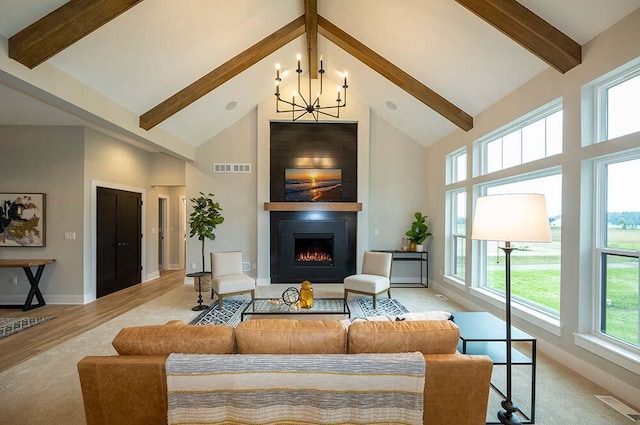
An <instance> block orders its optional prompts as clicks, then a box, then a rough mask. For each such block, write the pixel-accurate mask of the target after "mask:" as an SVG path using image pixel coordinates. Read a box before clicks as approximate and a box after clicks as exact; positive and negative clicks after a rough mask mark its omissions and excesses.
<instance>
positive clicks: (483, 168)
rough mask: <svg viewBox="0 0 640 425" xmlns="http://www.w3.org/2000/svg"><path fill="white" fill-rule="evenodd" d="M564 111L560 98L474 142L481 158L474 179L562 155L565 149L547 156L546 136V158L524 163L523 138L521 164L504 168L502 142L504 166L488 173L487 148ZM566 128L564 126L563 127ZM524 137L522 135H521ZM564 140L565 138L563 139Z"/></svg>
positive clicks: (502, 156)
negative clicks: (499, 140)
mask: <svg viewBox="0 0 640 425" xmlns="http://www.w3.org/2000/svg"><path fill="white" fill-rule="evenodd" d="M560 111H563V103H562V98H558V99H555V100H553V101H551V102H549V103H547V104H545V105H542V106H540V107H538V108H536V109H534V110H533V111H531V112H529V113H527V114H525V115H523V116H522V117H520V118H517V119H516V120H514V121H512V122H510V123H509V124H507V125H506V126H503V127H501V128H499V129H498V130H496V131H493V132H491V133H489V134H487V135H485V136H484V137H482V138H480V139H478V140H476V141H475V142H474V147H475V152H476V154H477V155H476V156H477V157H478V158H479V164H477V167H475V170H474V177H480V176H485V175H488V174H492V173H496V172H500V171H503V170H507V169H512V168H515V167H518V166H521V165H524V164H529V163H531V162H534V161H538V160H541V159H544V158H549V157H551V156H555V155H558V154H561V153H562V151H563V149H561V150H560V152H557V153H554V154H552V155H547V143H546V141H547V138H546V134H545V156H543V157H542V158H537V159H534V160H531V161H527V162H522V137H520V147H519V149H520V163H518V164H515V165H509V166H507V167H505V166H504V145H503V143H502V142H501V148H500V152H501V163H502V166H501V168H499V169H497V170H492V171H488V164H489V154H488V149H487V146H488V145H489V144H491V143H493V142H495V141H497V140H498V139H503V138H504V137H506V136H509V135H511V134H512V133H515V132H517V131H518V130H520V131H521V130H522V129H523V128H525V127H527V126H529V125H530V124H533V123H535V122H538V121H540V120H543V119H545V118H547V117H549V116H551V115H553V114H555V113H557V112H560ZM563 128H564V125H563ZM520 136H522V135H520ZM563 139H564V137H563Z"/></svg>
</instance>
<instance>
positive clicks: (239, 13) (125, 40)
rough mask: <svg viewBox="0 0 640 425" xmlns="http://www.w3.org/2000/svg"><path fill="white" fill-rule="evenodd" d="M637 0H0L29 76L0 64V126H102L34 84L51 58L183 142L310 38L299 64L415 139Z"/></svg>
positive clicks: (224, 123) (266, 91)
mask: <svg viewBox="0 0 640 425" xmlns="http://www.w3.org/2000/svg"><path fill="white" fill-rule="evenodd" d="M638 6H640V4H639V3H638V1H637V0H609V1H606V2H603V1H602V0H562V1H558V0H519V2H516V1H515V0H349V1H340V0H263V1H255V0H234V1H232V2H229V1H222V0H183V1H174V0H144V1H143V0H74V1H70V2H68V3H67V2H65V1H64V0H0V36H1V37H4V38H5V39H7V43H6V45H7V46H8V47H7V48H6V50H7V53H6V54H7V55H8V57H10V58H11V59H7V60H12V61H16V62H19V63H20V64H21V65H20V66H21V67H22V66H25V67H27V68H28V69H26V70H22V69H19V70H18V71H16V74H18V73H19V74H20V76H26V77H27V79H31V78H30V77H31V74H29V73H33V75H34V77H33V79H32V81H30V82H29V84H30V85H32V86H33V85H35V86H37V85H38V84H39V83H38V81H43V83H42V87H41V90H28V91H24V90H21V89H20V87H19V84H16V83H15V80H16V78H17V79H19V78H20V76H15V75H10V74H11V72H12V71H11V70H9V69H6V68H5V69H4V70H3V69H2V68H1V67H0V125H2V124H5V125H6V124H34V125H38V124H56V125H65V124H68V125H77V124H78V122H82V121H83V120H90V121H91V120H92V117H95V122H94V124H95V125H98V126H100V125H103V126H104V125H105V121H109V120H110V118H109V117H100V116H96V115H99V114H96V113H93V114H86V115H84V114H79V113H78V111H77V110H74V108H72V107H70V105H68V103H69V102H57V101H55V99H64V98H65V93H47V90H48V88H50V87H52V82H51V78H52V77H50V76H49V77H48V80H46V77H47V75H45V71H47V73H48V74H52V75H53V74H55V72H61V73H62V74H63V75H65V77H69V78H71V79H72V80H74V81H77V82H79V83H81V84H82V85H83V86H84V87H88V88H89V89H90V90H92V91H93V92H95V93H98V94H99V95H101V96H104V98H105V99H108V100H109V101H110V102H113V104H114V105H116V106H118V107H121V108H122V109H123V110H124V111H129V112H131V113H132V115H135V116H136V117H137V118H138V119H137V123H136V125H137V126H139V128H138V129H137V130H136V131H132V133H136V134H137V138H138V139H139V140H143V141H144V139H145V138H148V139H149V140H150V141H153V139H154V135H156V134H157V133H158V131H162V132H165V133H168V134H170V135H172V137H175V138H176V139H178V140H180V141H182V142H184V143H186V144H187V145H190V146H193V147H195V146H199V145H200V144H202V143H204V142H205V141H206V140H208V139H209V138H211V137H212V136H214V135H216V134H218V133H219V132H221V131H222V130H224V129H225V128H227V127H228V126H229V125H231V124H233V123H234V122H236V121H237V120H238V119H240V118H241V117H243V116H244V115H246V114H247V113H248V112H250V111H251V110H252V109H253V108H255V107H256V105H257V104H259V103H261V102H263V101H264V100H265V99H268V98H272V97H273V84H274V81H273V78H274V65H275V63H280V64H282V66H283V68H285V69H286V68H289V69H290V70H293V69H294V68H295V56H296V54H297V53H302V54H306V53H307V52H308V51H309V52H310V54H311V58H312V59H313V60H312V68H314V69H312V75H315V72H314V71H316V70H317V68H316V64H317V59H318V56H319V55H323V59H324V61H323V62H324V66H325V69H326V71H327V72H326V74H325V78H327V79H329V80H333V81H339V75H340V73H341V72H343V71H348V72H349V96H350V97H355V98H356V99H358V100H359V101H360V102H363V103H364V104H366V105H368V106H369V107H370V108H371V110H372V111H373V112H374V113H375V114H377V115H378V116H380V117H382V118H383V119H385V120H386V121H388V122H389V123H391V124H392V125H394V126H395V127H397V128H398V129H400V130H401V131H403V132H404V133H406V134H407V135H409V136H410V137H412V138H413V139H414V140H416V141H417V142H419V143H421V144H423V145H425V146H428V145H429V144H431V143H433V142H435V141H437V140H438V139H440V138H441V137H443V136H445V135H446V134H447V133H449V132H451V131H452V130H454V129H455V128H457V127H459V128H462V129H463V130H469V129H470V128H472V127H473V117H474V116H475V115H477V114H478V113H480V112H482V111H483V110H484V109H486V108H487V107H489V106H490V105H491V104H493V103H494V102H496V101H497V100H499V99H500V98H502V97H503V96H505V95H506V94H508V93H509V92H511V91H513V90H514V89H515V88H517V87H518V86H520V85H522V84H523V83H525V82H526V81H528V80H529V79H531V78H533V77H534V76H535V75H537V74H538V73H540V72H541V71H543V70H545V69H547V68H548V67H553V68H555V69H556V70H557V72H563V73H564V72H570V70H571V69H573V68H574V67H575V66H579V64H580V63H581V60H582V54H583V53H582V52H581V47H580V46H581V45H583V44H584V43H586V42H587V41H589V40H590V39H591V38H593V37H594V36H596V35H597V34H599V33H600V32H601V31H603V30H604V29H606V28H608V27H609V26H611V25H612V24H614V23H615V22H617V21H618V20H620V19H621V18H623V17H624V16H626V15H628V14H629V13H631V12H632V11H633V10H635V9H636V8H638ZM303 63H306V61H303ZM11 65H13V64H11ZM0 66H1V64H0ZM51 67H53V68H51ZM41 68H46V70H45V69H41ZM306 68H307V67H306V66H303V69H304V71H305V74H303V75H304V76H306V72H307V69H306ZM54 71H55V72H54ZM292 74H295V72H293V73H292ZM35 76H38V77H39V79H38V78H35ZM1 77H5V78H1ZM290 78H291V77H290ZM292 81H293V80H292ZM53 86H54V87H55V84H53ZM330 87H333V85H331V86H330ZM69 98H73V96H72V94H69ZM283 119H285V117H283ZM118 125H121V124H119V123H113V125H112V126H108V127H110V128H111V129H112V130H113V129H116V130H117V128H118Z"/></svg>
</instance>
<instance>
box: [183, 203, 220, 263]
mask: <svg viewBox="0 0 640 425" xmlns="http://www.w3.org/2000/svg"><path fill="white" fill-rule="evenodd" d="M200 195H201V196H199V197H198V198H191V199H190V201H191V202H192V203H193V212H192V213H191V215H190V216H189V226H190V227H191V233H189V236H191V237H194V236H196V235H197V236H198V239H199V240H201V241H202V272H204V240H205V239H211V240H215V238H216V235H215V233H214V232H213V231H214V230H215V228H216V226H217V225H218V224H220V223H222V222H223V221H224V217H223V216H222V214H220V211H222V208H220V204H219V203H218V202H214V201H213V196H214V195H213V193H210V194H208V195H206V196H205V194H204V193H202V192H200Z"/></svg>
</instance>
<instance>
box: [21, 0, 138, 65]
mask: <svg viewBox="0 0 640 425" xmlns="http://www.w3.org/2000/svg"><path fill="white" fill-rule="evenodd" d="M141 1H142V0H71V1H70V2H68V3H66V4H64V5H62V6H60V7H59V8H57V9H56V10H54V11H53V12H51V13H49V14H48V15H47V16H45V17H43V18H42V19H40V20H38V21H36V22H34V23H33V24H31V25H29V26H28V27H26V28H25V29H23V30H22V31H20V32H18V33H17V34H15V35H14V36H12V37H11V38H9V57H10V58H12V59H14V60H16V61H18V62H20V63H21V64H23V65H24V66H26V67H28V68H30V69H33V68H35V67H36V66H38V65H40V64H41V63H42V62H44V61H46V60H47V59H49V58H50V57H52V56H53V55H55V54H56V53H59V52H61V51H62V50H64V49H66V48H67V47H69V46H71V45H72V44H73V43H75V42H76V41H78V40H80V39H81V38H82V37H84V36H86V35H88V34H90V33H91V32H93V31H95V30H96V29H98V28H100V27H101V26H102V25H104V24H106V23H107V22H109V21H111V20H112V19H114V18H116V17H117V16H119V15H120V14H122V13H124V12H126V11H127V10H128V9H130V8H131V7H133V6H135V5H136V4H138V3H140V2H141Z"/></svg>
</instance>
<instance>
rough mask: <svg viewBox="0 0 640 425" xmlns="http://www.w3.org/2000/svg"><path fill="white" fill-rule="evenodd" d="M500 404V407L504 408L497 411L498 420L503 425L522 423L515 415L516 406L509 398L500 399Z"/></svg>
mask: <svg viewBox="0 0 640 425" xmlns="http://www.w3.org/2000/svg"><path fill="white" fill-rule="evenodd" d="M501 404H502V408H503V409H504V410H501V411H499V412H498V419H499V420H500V423H501V424H505V425H520V424H522V421H521V420H520V417H519V416H518V415H516V411H517V410H518V408H517V407H516V406H515V405H514V404H513V402H512V401H511V400H502V403H501Z"/></svg>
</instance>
